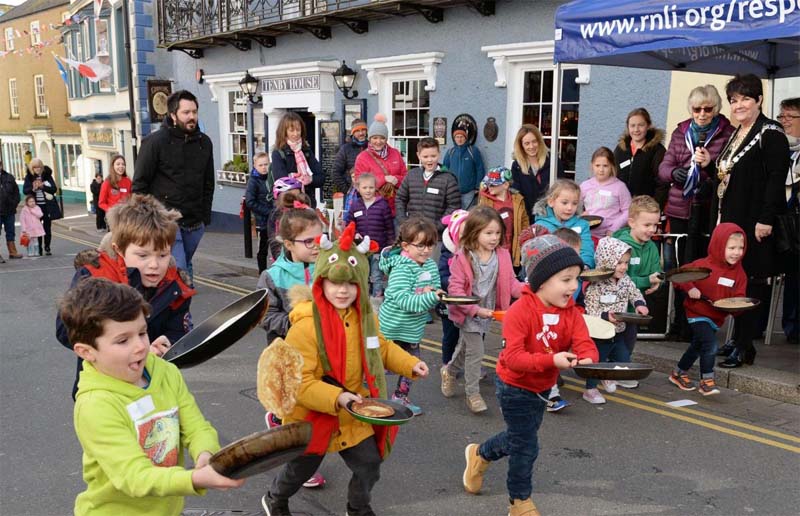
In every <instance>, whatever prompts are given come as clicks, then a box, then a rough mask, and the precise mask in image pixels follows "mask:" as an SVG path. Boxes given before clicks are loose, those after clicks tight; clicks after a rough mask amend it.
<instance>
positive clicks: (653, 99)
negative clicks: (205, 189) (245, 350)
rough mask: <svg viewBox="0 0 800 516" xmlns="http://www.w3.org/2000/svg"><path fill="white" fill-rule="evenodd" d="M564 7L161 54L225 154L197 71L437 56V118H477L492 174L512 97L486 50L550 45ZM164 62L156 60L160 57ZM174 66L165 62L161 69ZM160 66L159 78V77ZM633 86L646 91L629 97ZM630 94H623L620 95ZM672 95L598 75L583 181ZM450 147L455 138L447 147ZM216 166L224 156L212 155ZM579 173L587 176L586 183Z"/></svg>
mask: <svg viewBox="0 0 800 516" xmlns="http://www.w3.org/2000/svg"><path fill="white" fill-rule="evenodd" d="M561 3H563V2H558V1H531V0H513V1H511V0H509V1H502V0H501V1H498V2H497V6H496V15H495V16H490V17H484V16H481V15H480V14H478V13H477V12H476V11H474V10H472V9H469V8H467V7H458V8H453V9H448V10H445V13H444V22H442V23H439V24H431V23H428V22H427V21H425V19H424V18H423V17H422V16H411V17H407V18H393V19H387V20H382V21H377V22H370V26H369V32H368V33H367V34H363V35H357V34H354V33H353V32H351V31H350V30H349V29H347V28H346V27H337V28H334V29H333V34H332V36H333V37H332V38H331V39H330V40H326V41H322V40H319V39H317V38H315V37H314V36H312V35H311V34H299V35H295V34H291V35H286V36H280V37H278V38H277V46H276V47H275V48H271V49H265V48H262V47H261V46H260V45H257V44H256V43H255V42H254V43H253V48H252V49H251V50H250V51H248V52H241V51H239V50H236V49H235V48H233V47H212V48H208V49H206V50H205V56H204V57H203V58H202V59H199V60H194V59H191V58H190V57H188V56H186V55H185V54H183V53H180V52H172V53H169V54H168V53H166V52H163V51H162V52H160V54H161V55H162V56H163V55H168V56H169V57H170V58H171V61H170V63H169V66H171V72H167V73H169V74H170V77H171V78H172V79H173V80H174V81H175V85H174V89H182V88H184V89H187V90H190V91H192V92H193V93H195V94H196V95H197V96H198V98H199V100H200V119H201V124H202V127H203V128H204V130H205V132H206V133H207V134H208V135H209V136H210V137H211V139H212V141H214V142H215V148H216V149H218V148H219V141H220V134H221V131H220V124H221V123H225V121H224V120H222V121H220V120H218V106H217V105H216V104H214V103H212V102H211V96H210V91H209V89H208V87H207V86H206V85H204V84H203V85H200V84H197V82H196V81H195V80H194V77H195V71H196V69H198V68H202V69H203V70H204V71H205V73H206V74H208V75H210V74H218V73H226V72H234V71H239V72H242V74H244V71H245V70H246V69H248V68H252V67H256V66H263V65H277V64H285V63H293V62H304V61H316V60H342V59H344V60H346V61H347V62H348V64H349V65H350V66H351V67H353V68H356V67H355V66H354V65H355V62H356V60H359V59H367V58H373V57H386V56H393V55H401V54H412V53H419V52H431V51H438V52H444V53H445V57H444V59H443V61H442V63H441V65H440V66H439V69H438V74H437V88H436V91H434V92H431V97H430V99H431V110H430V113H431V117H434V116H444V117H447V119H448V124H449V123H451V122H452V120H453V118H454V117H455V116H457V115H458V114H460V113H464V112H466V113H469V114H471V115H472V116H473V117H474V118H475V119H476V121H477V122H478V125H479V137H478V140H477V145H478V147H479V148H480V150H481V152H482V153H483V155H484V157H485V160H486V165H487V166H493V165H498V164H501V163H503V162H504V161H505V160H504V154H505V152H506V150H505V149H506V143H505V138H504V135H505V129H506V98H507V90H506V88H497V87H495V86H494V82H495V80H496V75H495V71H494V66H493V61H492V59H490V58H489V57H487V55H486V53H485V52H483V51H481V47H482V46H486V45H497V44H505V43H517V42H527V41H540V40H550V39H552V38H553V19H554V15H555V10H556V8H557V7H558V6H559V5H560V4H561ZM157 55H158V54H157ZM166 64H167V63H162V66H164V65H166ZM162 66H158V67H157V69H158V70H159V71H161V70H162V69H163V68H162ZM631 84H636V85H639V86H637V87H635V88H631V87H630V85H631ZM356 89H357V90H358V91H359V93H360V97H361V98H367V109H368V112H369V116H370V118H371V117H372V115H374V114H375V112H376V111H377V109H378V97H377V95H369V94H367V91H368V89H369V84H368V82H367V79H366V74H365V73H363V72H362V73H359V75H358V78H357V81H356ZM621 92H624V94H621ZM668 92H669V74H668V73H666V72H647V71H641V70H635V71H630V70H625V69H616V68H604V67H593V68H592V73H591V84H589V85H586V86H582V87H581V122H580V127H579V145H578V164H577V169H578V178H579V179H581V178H585V177H586V176H588V167H589V165H588V159H589V156H590V155H591V153H592V151H593V150H594V149H595V148H597V146H599V145H609V146H611V147H613V146H614V144H615V142H616V139H617V137H618V136H619V134H620V133H621V131H622V129H623V125H624V119H625V114H626V113H627V112H628V111H629V110H630V109H631V108H633V107H636V106H640V105H644V106H647V108H648V109H649V110H651V113H652V114H653V116H654V119H655V121H656V122H657V123H660V124H662V125H663V123H664V120H666V110H667V101H668ZM341 100H342V97H341V96H340V95H339V94H338V92H337V98H336V107H337V113H336V115H335V118H340V113H339V112H338V110H340V109H341V108H340V106H341ZM490 116H493V117H495V118H496V120H497V124H498V126H499V128H500V136H499V137H498V138H497V140H496V141H494V142H492V143H489V142H487V141H486V140H485V139H484V138H483V135H482V129H483V124H484V123H485V121H486V119H487V117H490ZM449 141H450V138H449V136H448V142H449ZM215 160H216V162H217V167H218V168H219V167H220V166H221V163H222V161H223V157H222V156H220V155H219V152H215ZM581 174H584V175H583V176H581ZM242 195H243V190H242V189H241V188H236V187H229V186H220V187H218V189H217V192H216V194H215V197H214V211H217V212H225V213H229V214H238V212H239V201H240V199H241V196H242Z"/></svg>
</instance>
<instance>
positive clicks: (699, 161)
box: [658, 84, 733, 264]
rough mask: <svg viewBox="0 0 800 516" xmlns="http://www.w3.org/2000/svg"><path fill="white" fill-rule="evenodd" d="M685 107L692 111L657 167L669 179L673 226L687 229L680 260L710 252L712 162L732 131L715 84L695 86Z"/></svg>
mask: <svg viewBox="0 0 800 516" xmlns="http://www.w3.org/2000/svg"><path fill="white" fill-rule="evenodd" d="M687 107H688V109H689V114H690V115H691V117H690V118H688V119H686V120H684V121H683V122H681V123H679V124H678V127H677V128H676V129H675V130H674V131H673V132H672V138H671V139H670V142H669V148H668V149H667V153H666V155H664V160H663V161H662V162H661V165H660V166H659V167H658V177H659V179H660V180H661V181H662V182H663V183H666V184H670V185H671V187H670V189H669V198H668V201H667V206H666V208H665V209H664V212H665V214H666V215H667V217H668V219H669V231H670V233H684V234H688V237H687V238H686V239H685V240H684V241H683V242H681V244H682V245H681V246H680V249H679V251H680V253H679V254H680V256H679V257H678V258H679V263H681V264H684V263H688V262H690V261H692V260H695V259H697V258H701V257H703V256H705V255H706V248H707V247H708V246H707V245H705V240H706V237H704V236H703V235H705V234H708V233H710V230H709V221H708V218H709V217H708V213H709V206H710V202H711V197H712V191H711V190H712V188H711V177H712V176H713V175H714V174H713V171H714V168H715V165H714V163H715V162H716V160H717V156H719V153H720V151H721V150H722V147H723V145H725V142H726V141H728V138H729V137H730V135H731V133H733V126H731V123H730V121H729V120H728V119H727V118H725V115H722V114H720V112H719V111H720V109H721V108H722V99H721V98H720V96H719V92H718V91H717V89H716V88H715V87H714V86H712V85H710V84H709V85H706V86H698V87H697V88H695V89H693V90H692V91H691V93H689V100H688V102H687ZM690 221H691V223H690ZM673 263H674V262H673Z"/></svg>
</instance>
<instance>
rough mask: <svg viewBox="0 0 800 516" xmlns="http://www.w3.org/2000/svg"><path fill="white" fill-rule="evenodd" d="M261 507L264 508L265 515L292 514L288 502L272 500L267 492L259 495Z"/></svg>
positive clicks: (279, 515)
mask: <svg viewBox="0 0 800 516" xmlns="http://www.w3.org/2000/svg"><path fill="white" fill-rule="evenodd" d="M261 507H263V508H264V512H265V513H267V516H292V513H291V512H289V502H288V501H287V500H284V501H276V500H273V499H272V497H271V496H270V495H269V493H267V494H265V495H264V496H262V497H261Z"/></svg>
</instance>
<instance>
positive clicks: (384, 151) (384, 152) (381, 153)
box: [369, 145, 389, 159]
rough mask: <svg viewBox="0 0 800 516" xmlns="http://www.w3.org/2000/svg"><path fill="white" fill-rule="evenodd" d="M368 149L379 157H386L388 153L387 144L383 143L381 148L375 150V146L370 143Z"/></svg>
mask: <svg viewBox="0 0 800 516" xmlns="http://www.w3.org/2000/svg"><path fill="white" fill-rule="evenodd" d="M369 150H371V151H372V153H373V154H375V155H376V156H378V157H379V158H381V159H386V156H388V155H389V146H388V145H384V146H383V148H382V149H381V150H376V149H375V147H373V146H372V145H370V146H369Z"/></svg>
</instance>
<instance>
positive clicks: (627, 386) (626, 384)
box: [617, 380, 639, 389]
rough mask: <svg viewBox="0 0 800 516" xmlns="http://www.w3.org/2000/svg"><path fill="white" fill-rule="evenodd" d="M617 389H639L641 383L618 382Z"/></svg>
mask: <svg viewBox="0 0 800 516" xmlns="http://www.w3.org/2000/svg"><path fill="white" fill-rule="evenodd" d="M617 387H622V388H623V389H635V388H637V387H639V382H637V381H636V380H617Z"/></svg>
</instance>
